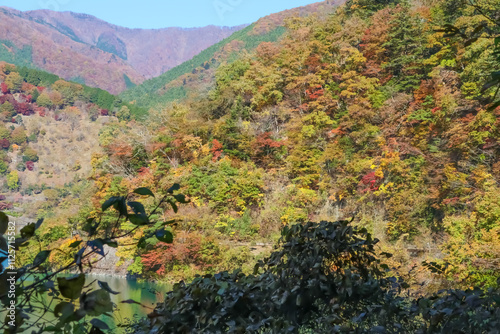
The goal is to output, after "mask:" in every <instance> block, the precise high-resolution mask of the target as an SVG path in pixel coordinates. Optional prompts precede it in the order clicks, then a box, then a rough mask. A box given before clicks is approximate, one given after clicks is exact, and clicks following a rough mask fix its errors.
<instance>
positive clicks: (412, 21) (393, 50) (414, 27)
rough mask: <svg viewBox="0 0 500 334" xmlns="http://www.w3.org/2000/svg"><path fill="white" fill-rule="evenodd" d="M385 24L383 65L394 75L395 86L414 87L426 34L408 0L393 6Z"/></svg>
mask: <svg viewBox="0 0 500 334" xmlns="http://www.w3.org/2000/svg"><path fill="white" fill-rule="evenodd" d="M388 24H389V25H390V26H391V29H390V30H389V33H388V37H389V38H388V41H387V42H386V43H385V44H383V47H384V48H385V49H386V52H387V56H388V60H389V61H388V62H387V64H385V65H384V66H383V67H384V68H385V69H386V70H387V71H389V72H390V73H391V74H392V75H393V76H394V78H393V81H394V83H395V84H396V87H397V88H398V90H408V89H412V88H417V87H418V85H419V84H420V81H421V80H422V79H423V78H424V74H425V66H424V64H423V60H424V59H425V51H426V47H425V45H426V35H425V34H424V29H423V23H422V20H421V19H420V17H419V16H417V15H415V14H414V13H412V12H411V10H410V7H409V5H408V4H403V5H399V6H398V7H397V8H396V14H395V15H394V16H393V19H392V20H391V22H389V23H388Z"/></svg>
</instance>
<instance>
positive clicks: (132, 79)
mask: <svg viewBox="0 0 500 334" xmlns="http://www.w3.org/2000/svg"><path fill="white" fill-rule="evenodd" d="M241 28H243V26H240V27H216V26H207V27H203V28H189V29H184V28H165V29H149V30H148V29H128V28H123V27H119V26H115V25H112V24H109V23H107V22H105V21H102V20H100V19H98V18H96V17H94V16H91V15H87V14H77V13H73V12H54V11H50V10H36V11H28V12H22V11H18V10H15V9H11V8H7V7H0V60H4V61H7V62H10V63H15V64H16V65H27V66H33V67H38V68H40V69H43V70H46V71H49V72H52V73H55V74H57V75H59V76H61V77H63V78H65V79H68V80H74V81H77V82H80V83H85V84H87V85H89V86H93V87H99V88H102V89H105V90H107V91H109V92H111V93H113V94H116V93H119V92H121V91H123V90H125V89H126V88H127V87H131V86H134V85H135V84H139V83H141V82H143V81H144V80H145V79H148V78H152V77H155V76H158V75H160V74H162V73H164V72H165V71H167V70H169V69H171V68H172V67H175V66H177V65H179V64H181V63H183V62H184V61H186V60H188V59H190V58H192V57H193V56H194V55H196V54H197V53H199V52H200V51H202V50H204V49H206V48H207V47H209V46H211V45H212V44H214V43H217V42H219V41H220V40H222V39H224V38H226V37H228V36H230V35H231V34H232V33H233V32H235V31H237V30H239V29H241Z"/></svg>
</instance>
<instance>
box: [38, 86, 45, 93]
mask: <svg viewBox="0 0 500 334" xmlns="http://www.w3.org/2000/svg"><path fill="white" fill-rule="evenodd" d="M36 89H38V91H39V92H40V93H41V92H43V91H44V90H45V87H40V86H38V87H37V88H36Z"/></svg>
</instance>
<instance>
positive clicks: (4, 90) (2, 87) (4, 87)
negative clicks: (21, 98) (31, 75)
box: [0, 82, 9, 94]
mask: <svg viewBox="0 0 500 334" xmlns="http://www.w3.org/2000/svg"><path fill="white" fill-rule="evenodd" d="M0 90H2V94H8V93H9V88H8V87H7V84H6V83H5V82H2V83H1V84H0Z"/></svg>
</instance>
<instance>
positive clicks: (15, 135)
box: [11, 126, 28, 145]
mask: <svg viewBox="0 0 500 334" xmlns="http://www.w3.org/2000/svg"><path fill="white" fill-rule="evenodd" d="M11 138H12V141H13V142H14V144H17V145H22V144H24V143H25V142H26V140H27V139H28V137H27V136H26V131H25V129H24V127H23V126H18V127H17V128H15V129H14V131H12V133H11Z"/></svg>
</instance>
